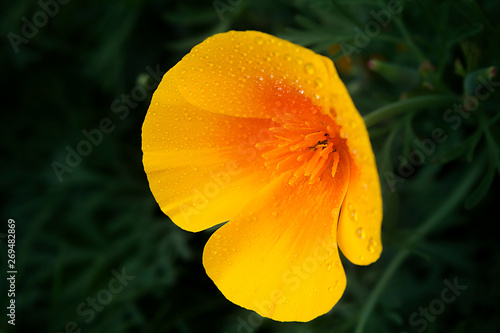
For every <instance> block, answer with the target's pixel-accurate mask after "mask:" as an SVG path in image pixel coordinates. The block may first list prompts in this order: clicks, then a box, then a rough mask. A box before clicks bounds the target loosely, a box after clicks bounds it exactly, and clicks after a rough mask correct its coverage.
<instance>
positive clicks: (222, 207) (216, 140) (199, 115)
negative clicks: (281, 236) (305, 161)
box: [142, 66, 271, 231]
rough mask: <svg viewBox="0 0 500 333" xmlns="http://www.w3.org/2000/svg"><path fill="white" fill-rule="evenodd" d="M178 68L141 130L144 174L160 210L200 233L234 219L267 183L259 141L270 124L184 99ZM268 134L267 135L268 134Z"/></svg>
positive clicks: (157, 94)
mask: <svg viewBox="0 0 500 333" xmlns="http://www.w3.org/2000/svg"><path fill="white" fill-rule="evenodd" d="M177 71H178V68H177V66H175V67H174V68H172V69H171V70H170V71H169V72H168V73H167V74H165V76H164V78H163V80H162V81H161V83H160V85H159V87H158V89H157V90H156V92H155V94H154V96H153V99H152V102H151V106H150V108H149V111H148V114H147V116H146V119H145V121H144V125H143V129H142V149H143V153H144V156H143V163H144V169H145V171H146V174H147V176H148V180H149V184H150V187H151V191H152V192H153V194H154V196H155V198H156V201H157V202H158V204H159V205H160V207H161V209H162V210H163V212H164V213H165V214H167V215H168V216H169V217H170V218H171V219H172V221H173V222H174V223H176V224H177V225H178V226H180V227H181V228H183V229H186V230H189V231H200V230H203V229H206V228H209V227H211V226H213V225H216V224H219V223H222V222H225V221H227V220H229V219H231V218H232V217H233V216H235V215H236V213H237V212H238V211H239V210H240V209H241V208H242V207H243V206H244V205H245V204H246V203H247V202H248V200H249V199H250V198H251V197H252V196H253V194H254V193H255V192H256V191H258V190H259V189H260V188H262V187H263V186H264V185H265V184H267V183H268V181H269V178H270V174H271V171H269V170H267V169H265V168H264V167H263V165H264V161H263V158H262V156H260V154H259V151H258V150H257V149H256V148H255V142H258V141H262V140H265V139H266V135H267V134H266V133H267V128H269V121H268V120H265V119H256V118H237V117H232V116H228V115H222V114H213V113H210V112H207V111H205V110H202V109H200V108H198V107H196V106H194V105H192V104H190V103H188V102H187V101H186V100H185V99H184V98H183V96H181V95H180V93H179V91H178V89H177V84H176V81H175V78H176V77H177V74H176V73H177ZM263 129H266V130H263Z"/></svg>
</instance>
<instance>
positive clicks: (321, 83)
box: [314, 79, 323, 89]
mask: <svg viewBox="0 0 500 333" xmlns="http://www.w3.org/2000/svg"><path fill="white" fill-rule="evenodd" d="M314 84H315V85H316V88H318V89H321V88H323V81H322V80H321V79H316V80H315V81H314Z"/></svg>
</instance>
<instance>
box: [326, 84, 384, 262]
mask: <svg viewBox="0 0 500 333" xmlns="http://www.w3.org/2000/svg"><path fill="white" fill-rule="evenodd" d="M338 89H339V90H338V91H337V95H336V97H335V98H334V99H333V100H332V103H333V104H334V105H343V108H340V109H337V108H336V113H335V120H336V121H337V122H338V123H342V124H343V126H342V129H341V133H340V135H341V136H342V137H343V138H346V142H347V146H348V149H349V155H350V166H351V172H350V179H349V188H348V190H347V194H346V198H345V200H344V203H343V204H342V213H341V216H340V221H339V229H338V243H339V246H340V249H341V250H342V253H343V254H344V255H345V256H346V257H347V259H349V261H351V262H352V263H354V264H356V265H368V264H371V263H373V262H375V261H376V260H377V259H378V258H379V257H380V254H381V252H382V242H381V235H380V233H381V227H382V195H381V191H380V180H379V177H378V172H377V165H376V163H375V156H374V155H373V150H372V147H371V143H370V138H369V135H368V131H367V130H366V126H365V123H364V121H363V118H362V117H361V115H360V114H359V112H358V111H357V110H356V108H355V106H354V104H353V103H352V100H351V98H350V96H349V95H348V94H347V91H346V90H345V87H339V88H338Z"/></svg>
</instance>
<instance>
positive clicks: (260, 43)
mask: <svg viewBox="0 0 500 333" xmlns="http://www.w3.org/2000/svg"><path fill="white" fill-rule="evenodd" d="M255 43H256V44H257V45H262V43H264V40H263V39H262V38H260V37H255Z"/></svg>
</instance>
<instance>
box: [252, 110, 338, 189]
mask: <svg viewBox="0 0 500 333" xmlns="http://www.w3.org/2000/svg"><path fill="white" fill-rule="evenodd" d="M304 118H305V117H303V116H302V115H301V114H300V113H299V112H296V113H293V114H292V113H285V114H279V115H278V116H276V117H274V118H273V121H274V124H273V126H274V127H271V128H270V129H269V132H270V133H271V134H272V135H274V140H273V139H271V140H268V141H263V142H260V143H258V144H256V145H255V147H257V148H258V149H262V150H264V153H263V154H262V157H264V159H265V160H266V161H265V162H264V165H265V166H266V167H268V168H274V169H275V172H276V173H283V172H286V171H290V170H294V172H293V175H292V176H291V178H290V179H289V181H288V184H289V185H294V184H296V183H297V182H299V181H301V180H302V179H304V178H308V179H307V180H306V181H308V183H309V184H314V183H316V182H318V181H319V180H321V179H323V178H322V175H323V174H324V172H325V171H326V170H327V169H330V168H331V176H332V177H335V174H336V172H337V168H338V164H339V159H340V155H339V153H338V149H342V148H343V146H344V145H345V140H344V139H342V138H339V136H338V132H339V130H340V127H339V126H338V125H337V124H335V122H334V121H333V120H332V119H331V118H330V117H329V116H327V115H322V114H320V113H317V114H315V115H314V116H313V117H312V118H311V117H310V116H309V118H308V119H304ZM328 176H329V175H328Z"/></svg>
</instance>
